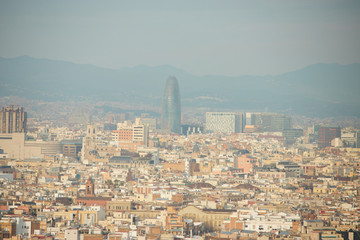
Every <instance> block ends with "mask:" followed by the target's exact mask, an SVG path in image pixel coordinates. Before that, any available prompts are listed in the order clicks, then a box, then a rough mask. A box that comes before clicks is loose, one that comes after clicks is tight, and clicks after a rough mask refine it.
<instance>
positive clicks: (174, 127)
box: [161, 76, 181, 134]
mask: <svg viewBox="0 0 360 240" xmlns="http://www.w3.org/2000/svg"><path fill="white" fill-rule="evenodd" d="M161 128H162V129H167V130H169V131H170V132H172V133H177V134H180V131H181V104H180V90H179V84H178V81H177V79H176V78H175V77H174V76H170V77H169V78H168V79H167V81H166V85H165V90H164V95H163V99H162V112H161Z"/></svg>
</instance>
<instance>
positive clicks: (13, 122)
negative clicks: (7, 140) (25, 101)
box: [0, 106, 27, 133]
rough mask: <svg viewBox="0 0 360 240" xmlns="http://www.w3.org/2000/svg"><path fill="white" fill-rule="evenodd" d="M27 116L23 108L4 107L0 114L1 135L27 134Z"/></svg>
mask: <svg viewBox="0 0 360 240" xmlns="http://www.w3.org/2000/svg"><path fill="white" fill-rule="evenodd" d="M26 120H27V114H26V112H24V108H22V107H14V106H8V107H3V108H2V109H1V112H0V133H24V132H26Z"/></svg>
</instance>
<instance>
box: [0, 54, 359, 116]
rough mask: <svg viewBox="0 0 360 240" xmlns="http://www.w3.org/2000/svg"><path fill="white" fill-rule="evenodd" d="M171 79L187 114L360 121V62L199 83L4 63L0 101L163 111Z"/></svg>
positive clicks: (148, 74)
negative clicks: (278, 115)
mask: <svg viewBox="0 0 360 240" xmlns="http://www.w3.org/2000/svg"><path fill="white" fill-rule="evenodd" d="M170 75H174V76H175V77H176V78H177V79H178V81H179V86H180V92H181V98H182V106H183V107H193V108H202V109H207V110H209V111H213V110H221V109H226V110H242V111H264V110H265V109H266V110H267V111H275V112H283V113H288V114H300V115H307V116H311V117H327V116H357V117H359V116H360V94H359V90H360V64H359V63H354V64H349V65H340V64H323V63H319V64H314V65H310V66H308V67H305V68H303V69H300V70H297V71H292V72H288V73H284V74H281V75H275V76H272V75H267V76H235V77H229V76H220V75H216V76H215V75H205V76H196V75H193V74H190V73H188V72H186V71H184V70H181V69H178V68H175V67H173V66H170V65H161V66H155V67H150V66H145V65H140V66H136V67H128V68H120V69H107V68H101V67H97V66H93V65H87V64H75V63H71V62H65V61H58V60H48V59H36V58H32V57H28V56H22V57H16V58H0V97H5V96H19V97H23V98H27V99H31V100H41V101H66V100H71V101H74V100H75V101H76V100H89V101H114V102H122V103H125V104H132V103H137V104H144V105H149V106H159V107H160V106H161V98H162V94H163V89H164V87H165V82H166V79H167V78H168V77H169V76H170Z"/></svg>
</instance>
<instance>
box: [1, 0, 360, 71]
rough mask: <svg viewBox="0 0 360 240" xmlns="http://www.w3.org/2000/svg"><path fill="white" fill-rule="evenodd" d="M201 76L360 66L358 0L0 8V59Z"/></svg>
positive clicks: (86, 2) (12, 4)
mask: <svg viewBox="0 0 360 240" xmlns="http://www.w3.org/2000/svg"><path fill="white" fill-rule="evenodd" d="M22 55H29V56H32V57H37V58H49V59H59V60H66V61H71V62H75V63H88V64H94V65H98V66H102V67H108V68H120V67H126V66H135V65H140V64H146V65H151V66H154V65H162V64H170V65H173V66H176V67H178V68H182V69H184V70H186V71H188V72H190V73H193V74H197V75H204V74H224V75H242V74H255V75H264V74H279V73H283V72H287V71H292V70H295V69H299V68H302V67H305V66H307V65H310V64H313V63H318V62H324V63H341V64H349V63H354V62H360V1H358V0H354V1H347V0H338V1H334V0H321V1H320V0H319V1H316V0H297V1H292V0H281V1H270V0H263V1H256V0H255V1H254V0H249V1H240V0H235V1H224V0H218V1H211V0H179V1H170V0H164V1H156V0H143V1H130V0H129V1H90V0H79V1H78V0H76V1H74V0H71V1H49V0H44V1H37V0H31V1H13V0H10V1H4V0H2V1H0V56H1V57H16V56H22Z"/></svg>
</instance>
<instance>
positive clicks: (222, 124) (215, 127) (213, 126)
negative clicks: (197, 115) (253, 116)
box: [206, 112, 244, 134]
mask: <svg viewBox="0 0 360 240" xmlns="http://www.w3.org/2000/svg"><path fill="white" fill-rule="evenodd" d="M243 117H244V114H243V113H236V112H207V113H206V132H207V133H216V132H221V133H228V134H229V133H240V132H243V131H244V120H243Z"/></svg>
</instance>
